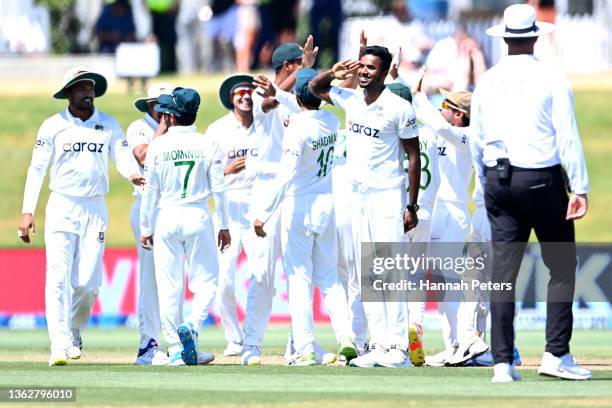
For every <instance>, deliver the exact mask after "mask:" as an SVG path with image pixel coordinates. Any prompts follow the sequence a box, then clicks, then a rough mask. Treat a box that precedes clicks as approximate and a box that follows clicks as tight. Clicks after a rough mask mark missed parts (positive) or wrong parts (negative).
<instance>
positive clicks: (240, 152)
mask: <svg viewBox="0 0 612 408" xmlns="http://www.w3.org/2000/svg"><path fill="white" fill-rule="evenodd" d="M258 154H259V149H258V148H256V147H253V148H252V149H232V150H229V151H228V152H227V158H228V159H235V158H238V157H244V156H252V157H257V155H258Z"/></svg>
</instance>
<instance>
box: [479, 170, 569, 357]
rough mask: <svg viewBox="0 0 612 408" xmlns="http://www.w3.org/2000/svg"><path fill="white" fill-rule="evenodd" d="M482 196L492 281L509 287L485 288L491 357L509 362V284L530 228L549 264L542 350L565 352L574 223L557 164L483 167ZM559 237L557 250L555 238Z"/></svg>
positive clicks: (511, 313)
mask: <svg viewBox="0 0 612 408" xmlns="http://www.w3.org/2000/svg"><path fill="white" fill-rule="evenodd" d="M485 171H486V183H485V202H486V207H487V214H488V218H489V221H490V223H491V232H492V241H493V251H494V256H493V270H492V274H491V278H492V281H493V282H509V283H511V284H512V291H510V292H503V293H501V292H500V293H495V292H494V293H492V294H491V346H492V354H493V360H494V361H495V363H496V364H498V363H510V364H512V359H513V348H514V314H515V302H514V300H515V297H514V295H515V294H514V287H515V285H516V278H517V275H518V272H519V268H520V264H521V260H522V258H523V253H524V250H525V246H526V243H527V241H528V240H529V235H530V234H531V230H532V229H533V230H534V231H535V234H536V236H537V238H538V241H539V242H540V247H541V253H542V259H543V261H544V264H545V265H546V267H547V268H548V269H549V270H550V282H549V284H548V294H547V309H546V351H547V352H550V353H552V354H553V355H555V356H557V357H559V356H562V355H564V354H566V353H569V342H570V339H571V337H572V324H573V315H572V299H573V295H574V287H575V282H576V263H577V261H576V245H575V238H574V224H573V222H572V221H566V220H565V216H566V212H567V204H568V196H567V193H566V189H565V181H564V177H563V174H562V170H561V166H559V165H557V166H553V167H547V168H543V169H522V168H517V167H512V174H511V177H510V180H505V181H504V180H500V179H499V177H498V174H497V172H496V171H495V169H492V168H487V169H485ZM550 242H555V243H560V242H564V243H567V244H563V248H562V250H559V244H556V245H546V243H550Z"/></svg>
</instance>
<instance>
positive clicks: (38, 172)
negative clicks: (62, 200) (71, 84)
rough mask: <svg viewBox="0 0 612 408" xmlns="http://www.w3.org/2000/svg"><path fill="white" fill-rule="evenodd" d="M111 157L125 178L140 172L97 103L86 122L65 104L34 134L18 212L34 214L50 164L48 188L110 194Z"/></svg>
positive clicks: (89, 194)
mask: <svg viewBox="0 0 612 408" xmlns="http://www.w3.org/2000/svg"><path fill="white" fill-rule="evenodd" d="M109 156H110V157H112V159H113V161H114V162H115V164H116V166H117V171H119V173H120V174H121V175H122V176H123V177H125V178H126V179H129V177H130V176H131V175H133V174H138V164H137V163H136V160H135V159H134V157H133V156H132V152H131V150H130V148H129V146H128V143H127V141H126V140H125V138H124V136H123V131H122V130H121V126H119V123H118V122H117V121H116V120H115V118H113V117H112V116H109V115H107V114H105V113H103V112H100V111H98V110H97V109H95V108H94V113H93V115H91V117H90V118H89V119H87V120H86V121H84V122H83V121H82V120H81V119H79V118H76V117H74V116H72V114H71V113H70V111H69V110H68V108H66V110H65V111H64V112H61V113H57V114H55V115H53V116H51V117H50V118H48V119H47V120H45V121H44V122H43V124H42V125H41V126H40V129H39V130H38V135H37V136H36V145H35V146H34V151H33V152H32V162H31V163H30V167H29V168H28V176H27V179H26V185H25V191H24V197H23V207H22V210H21V212H22V213H31V214H34V210H35V209H36V204H37V202H38V196H39V194H40V188H41V187H42V183H43V180H44V178H45V174H46V172H47V168H48V167H49V164H51V171H50V174H49V189H50V190H51V191H54V192H57V193H60V194H63V195H66V196H71V197H78V198H92V197H103V196H104V195H106V194H107V193H108V158H109Z"/></svg>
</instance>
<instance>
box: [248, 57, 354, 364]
mask: <svg viewBox="0 0 612 408" xmlns="http://www.w3.org/2000/svg"><path fill="white" fill-rule="evenodd" d="M316 75H317V71H315V70H314V69H311V68H304V69H301V70H300V71H299V72H298V73H297V76H296V85H295V93H296V96H297V101H298V103H299V105H300V108H301V110H302V112H300V113H298V114H295V115H293V116H292V117H291V122H290V124H289V126H288V128H287V137H285V139H284V140H283V147H282V159H281V162H280V165H281V168H282V169H283V171H282V172H279V173H278V174H277V176H276V179H275V181H274V183H275V184H276V186H277V188H275V189H274V190H273V191H275V194H273V195H270V196H268V197H267V200H265V201H263V203H262V205H261V207H260V206H258V207H256V210H255V214H256V216H257V219H256V220H255V222H254V227H255V232H256V234H257V235H258V236H260V237H265V236H266V232H265V231H264V225H265V223H266V222H267V221H268V220H269V219H270V218H271V217H272V214H273V213H274V212H275V211H276V210H277V209H278V208H279V207H280V206H281V205H282V210H281V214H280V219H281V242H282V246H283V265H284V270H285V274H286V275H287V286H288V292H289V310H290V312H291V326H292V334H293V341H294V347H295V351H296V352H297V356H296V357H295V358H294V359H293V360H292V361H291V362H290V363H289V364H290V365H297V366H305V365H315V364H316V363H317V361H316V355H315V347H314V343H315V340H314V322H313V316H312V293H313V289H314V288H313V284H314V285H316V286H317V287H318V288H319V290H320V291H321V292H322V294H323V296H324V298H325V303H326V305H327V310H328V311H329V314H330V319H331V322H332V326H333V328H334V331H335V332H336V334H337V336H338V339H337V340H338V343H339V349H340V350H339V354H340V355H341V356H343V357H344V358H345V359H346V361H350V360H351V359H352V358H355V357H356V356H357V346H356V344H355V341H354V339H352V337H351V329H350V324H349V320H348V307H347V302H346V294H345V292H344V289H343V288H342V285H341V284H340V283H339V282H338V275H337V258H336V257H335V256H333V255H334V254H337V247H336V227H335V223H334V218H333V216H334V214H333V200H332V196H331V193H332V184H331V182H332V181H331V166H332V161H333V151H334V144H335V142H336V139H337V134H338V125H339V122H338V119H337V118H336V117H335V116H334V115H333V114H332V113H331V112H329V111H325V110H319V106H320V104H321V100H320V99H319V98H317V97H316V96H314V95H313V94H312V93H311V92H310V91H309V90H308V83H309V81H310V80H311V79H312V78H314V77H315V76H316ZM330 254H331V256H330Z"/></svg>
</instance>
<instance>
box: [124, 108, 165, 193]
mask: <svg viewBox="0 0 612 408" xmlns="http://www.w3.org/2000/svg"><path fill="white" fill-rule="evenodd" d="M158 126H159V123H157V122H156V121H155V119H153V118H152V117H151V115H149V114H148V113H147V114H145V116H144V117H143V118H142V119H138V120H136V121H134V122H132V123H131V124H130V126H128V128H127V130H126V132H125V137H126V139H127V142H128V145H129V146H130V150H131V151H132V154H133V153H134V148H135V147H136V146H140V145H148V144H150V143H151V140H153V137H154V136H155V131H156V130H157V128H158ZM138 167H139V169H140V174H143V175H144V167H140V166H138ZM142 189H143V187H139V186H134V195H135V196H136V197H138V198H140V197H141V196H142Z"/></svg>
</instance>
